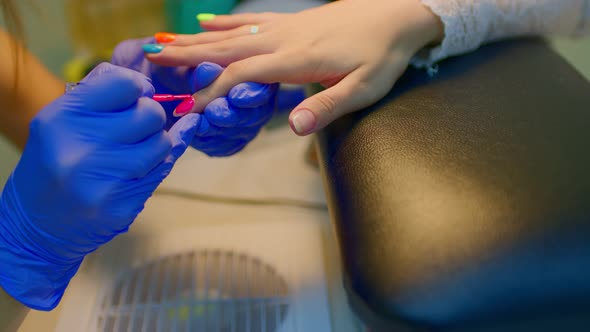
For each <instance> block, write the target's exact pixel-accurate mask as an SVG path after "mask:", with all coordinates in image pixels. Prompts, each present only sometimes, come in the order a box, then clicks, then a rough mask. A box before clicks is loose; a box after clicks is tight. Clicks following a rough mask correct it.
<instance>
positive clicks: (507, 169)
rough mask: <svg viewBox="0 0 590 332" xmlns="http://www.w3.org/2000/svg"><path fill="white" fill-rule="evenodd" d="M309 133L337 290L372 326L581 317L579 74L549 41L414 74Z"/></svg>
mask: <svg viewBox="0 0 590 332" xmlns="http://www.w3.org/2000/svg"><path fill="white" fill-rule="evenodd" d="M318 138H319V139H318V142H319V151H320V164H321V168H322V172H323V174H324V180H325V188H326V191H327V196H328V201H329V207H330V210H331V214H332V217H333V222H334V224H335V227H336V230H337V234H338V237H339V244H340V249H341V253H342V256H343V267H344V283H345V288H346V290H347V292H348V295H349V300H350V302H351V304H352V305H353V308H354V309H355V311H356V312H357V313H358V314H359V316H360V317H361V318H362V319H363V320H364V321H365V322H367V324H368V325H369V326H372V327H373V328H374V329H375V330H383V331H391V330H393V328H396V329H395V331H410V330H411V331H421V330H429V329H441V330H443V329H447V330H450V329H467V330H474V329H476V328H478V329H486V328H491V327H493V326H496V327H498V326H504V327H502V328H501V329H500V330H502V331H508V330H509V328H508V326H511V327H510V328H513V329H518V328H528V327H531V326H533V325H532V324H533V323H534V322H537V323H538V324H537V326H538V327H539V326H540V328H541V329H538V328H537V329H536V331H540V330H543V329H542V328H543V327H548V326H550V325H548V324H549V323H548V321H544V323H539V322H542V319H541V318H547V319H550V320H552V321H560V322H562V323H558V324H559V325H558V326H560V327H561V328H560V330H567V329H563V327H564V326H566V325H563V324H567V323H565V322H566V320H563V321H562V320H553V319H554V317H555V319H561V318H559V317H562V318H563V317H570V318H571V317H574V318H573V320H569V322H570V323H571V324H573V325H571V326H570V327H571V328H572V329H574V328H575V327H579V326H580V325H577V324H580V323H581V324H585V325H583V326H585V327H588V326H589V324H590V310H589V309H590V153H589V146H590V83H588V81H587V80H585V79H584V78H583V77H582V76H581V75H580V74H579V73H578V72H577V71H576V70H575V69H573V68H572V66H570V65H569V64H568V63H567V62H566V61H565V60H563V59H562V58H561V57H560V56H558V55H557V54H556V53H555V52H554V51H553V50H552V49H551V48H550V47H549V46H548V45H547V44H546V43H545V42H543V41H541V40H520V41H510V42H504V43H498V44H494V45H489V46H486V47H484V48H482V49H481V50H479V51H477V52H474V53H472V54H469V55H466V56H462V57H458V58H454V59H450V60H447V61H445V62H443V63H442V64H441V65H440V70H439V73H438V74H437V75H435V77H432V78H431V77H429V76H428V75H426V74H425V73H423V72H422V71H416V70H411V69H410V70H408V72H407V73H406V74H405V75H404V76H403V77H402V78H401V79H400V80H399V81H398V83H397V85H396V87H395V88H394V89H393V90H392V91H391V93H390V94H389V95H388V96H387V97H386V98H384V99H383V100H382V101H381V102H379V103H378V104H376V105H374V106H373V107H371V108H369V109H367V110H364V111H362V112H358V113H355V114H352V115H350V116H347V117H344V118H342V119H340V120H338V121H337V122H335V123H334V124H332V125H331V126H329V127H328V128H326V129H325V130H324V131H323V132H321V133H320V134H319V135H318ZM499 324H500V325H499ZM502 324H505V325H502ZM568 326H569V325H568ZM518 331H521V330H518ZM527 331H528V330H527Z"/></svg>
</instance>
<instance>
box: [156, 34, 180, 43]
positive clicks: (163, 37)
mask: <svg viewBox="0 0 590 332" xmlns="http://www.w3.org/2000/svg"><path fill="white" fill-rule="evenodd" d="M154 37H155V38H156V41H157V42H158V43H161V44H165V43H171V42H173V41H175V40H176V34H175V33H170V32H158V33H156V34H155V35H154Z"/></svg>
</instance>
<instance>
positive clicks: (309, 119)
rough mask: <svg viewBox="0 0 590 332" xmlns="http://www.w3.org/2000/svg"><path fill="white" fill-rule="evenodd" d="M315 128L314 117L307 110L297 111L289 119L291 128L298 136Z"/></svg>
mask: <svg viewBox="0 0 590 332" xmlns="http://www.w3.org/2000/svg"><path fill="white" fill-rule="evenodd" d="M315 126H316V118H315V115H314V114H313V113H312V112H311V111H309V110H306V109H302V110H299V111H297V112H295V114H294V115H293V116H292V117H291V127H292V128H293V130H295V132H296V133H297V134H298V135H305V134H307V133H309V132H310V131H312V130H314V129H315Z"/></svg>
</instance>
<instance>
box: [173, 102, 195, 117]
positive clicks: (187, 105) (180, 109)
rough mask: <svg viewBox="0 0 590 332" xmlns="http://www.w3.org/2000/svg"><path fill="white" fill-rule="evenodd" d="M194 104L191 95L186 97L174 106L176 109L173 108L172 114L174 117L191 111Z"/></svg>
mask: <svg viewBox="0 0 590 332" xmlns="http://www.w3.org/2000/svg"><path fill="white" fill-rule="evenodd" d="M194 106H195V99H194V98H193V97H190V98H187V99H185V100H184V101H183V102H182V103H180V104H178V106H176V109H174V113H172V114H173V115H174V116H176V117H181V116H183V115H185V114H187V113H189V112H190V111H192V110H193V107H194Z"/></svg>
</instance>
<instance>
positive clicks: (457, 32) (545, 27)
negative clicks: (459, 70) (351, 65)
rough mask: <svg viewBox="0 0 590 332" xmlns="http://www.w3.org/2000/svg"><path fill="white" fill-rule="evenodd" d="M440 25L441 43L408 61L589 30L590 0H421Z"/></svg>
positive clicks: (423, 62) (422, 62)
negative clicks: (510, 40) (499, 42)
mask: <svg viewBox="0 0 590 332" xmlns="http://www.w3.org/2000/svg"><path fill="white" fill-rule="evenodd" d="M421 1H422V3H423V4H424V5H425V6H427V7H428V8H430V9H431V10H432V11H433V12H434V13H435V14H436V15H438V16H439V17H440V18H441V20H442V23H443V25H444V32H445V37H444V39H443V41H442V43H441V44H440V45H438V46H436V47H434V48H431V49H424V50H422V51H421V52H419V53H418V54H417V55H416V56H415V57H414V59H413V60H412V64H413V65H415V66H419V67H422V66H429V65H432V64H433V63H435V62H437V61H439V60H441V59H444V58H446V57H449V56H453V55H458V54H462V53H466V52H469V51H473V50H475V49H477V48H478V47H479V46H481V45H483V44H485V43H487V42H491V41H495V40H500V39H505V38H511V37H521V36H534V35H545V36H546V35H564V36H579V35H582V34H584V33H588V32H590V0H421Z"/></svg>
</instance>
